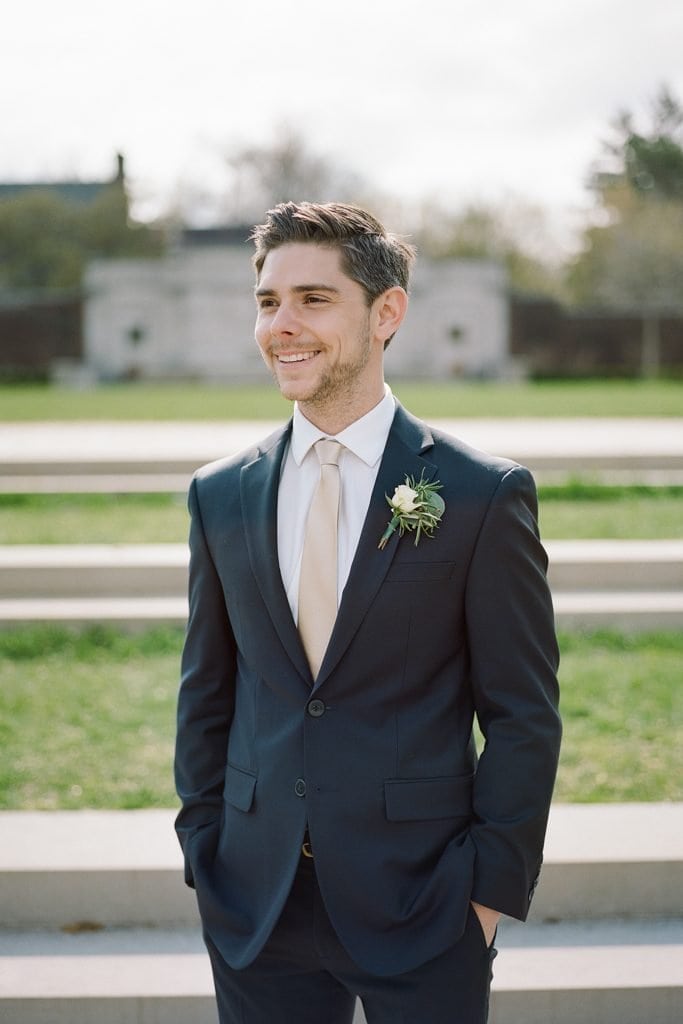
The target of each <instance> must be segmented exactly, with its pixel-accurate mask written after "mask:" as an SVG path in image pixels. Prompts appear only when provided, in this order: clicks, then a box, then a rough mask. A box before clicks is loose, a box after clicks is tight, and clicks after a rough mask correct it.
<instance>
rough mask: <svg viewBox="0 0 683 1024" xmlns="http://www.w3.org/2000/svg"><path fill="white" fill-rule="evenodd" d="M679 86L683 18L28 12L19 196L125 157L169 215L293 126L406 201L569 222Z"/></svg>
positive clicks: (99, 172)
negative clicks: (607, 159) (514, 200)
mask: <svg viewBox="0 0 683 1024" xmlns="http://www.w3.org/2000/svg"><path fill="white" fill-rule="evenodd" d="M663 82H666V83H668V85H669V86H670V87H671V88H672V89H673V91H674V93H675V94H676V95H677V96H678V97H679V98H683V2H682V0H648V2H643V0H545V2H544V0H448V2H447V0H420V2H415V0H413V2H404V0H344V2H342V3H337V4H335V3H330V2H329V0H327V2H326V0H289V2H287V0H259V2H256V3H251V2H250V0H242V2H241V3H238V2H235V0H192V2H185V0H117V2H111V0H108V2H101V0H21V2H20V3H19V2H17V3H14V4H11V5H7V8H6V9H5V11H4V12H3V18H2V31H1V32H0V140H1V144H0V178H2V179H4V180H6V181H8V180H31V179H44V178H61V177H68V176H73V177H80V178H91V177H94V178H99V177H107V176H109V175H110V174H111V173H112V171H113V167H114V160H115V158H114V154H115V153H116V151H117V150H120V151H121V152H123V153H124V154H125V157H126V162H127V169H128V173H129V176H130V180H131V185H132V188H133V193H134V195H135V196H136V197H137V198H138V199H139V200H145V201H147V202H148V203H150V201H151V200H157V201H158V202H159V203H161V204H163V202H165V201H167V198H168V197H169V196H170V195H171V194H172V192H173V190H174V189H175V188H176V187H177V186H178V185H179V183H184V184H185V185H192V186H196V187H201V186H202V184H205V185H207V186H208V187H209V189H219V188H220V186H221V184H222V183H223V181H224V169H223V164H222V157H221V154H222V153H224V152H225V151H226V150H227V149H228V148H230V147H234V146H235V145H239V144H246V143H250V142H258V143H264V142H267V141H268V139H269V138H272V137H273V133H274V131H276V130H277V129H278V127H281V126H282V125H283V124H287V125H288V126H289V127H290V128H291V129H294V130H296V131H298V132H300V133H301V134H302V135H303V136H304V137H305V138H306V139H307V140H308V142H309V144H310V146H311V148H312V149H313V150H315V151H316V152H319V153H321V154H324V155H326V156H328V157H330V158H332V159H334V160H336V161H339V162H340V163H343V164H345V165H347V166H349V167H350V168H351V169H353V170H356V171H357V172H359V173H360V174H362V175H363V176H364V177H366V178H367V179H369V180H370V181H371V182H373V183H375V184H376V185H377V186H378V187H379V188H381V189H383V190H386V191H389V192H391V193H393V194H395V195H396V196H397V197H399V198H400V199H404V200H413V199H416V198H417V197H422V196H430V197H440V198H441V199H442V200H443V201H446V202H449V203H453V204H454V205H461V204H463V203H465V202H470V201H474V200H477V199H483V200H486V201H497V200H501V199H503V198H505V197H511V196H518V197H523V198H525V199H527V200H530V201H533V202H538V203H540V204H542V205H543V206H547V207H548V208H549V209H550V210H551V211H552V212H553V215H554V216H555V217H556V218H557V219H558V222H559V221H561V220H562V219H563V218H564V219H565V220H566V219H567V218H571V217H572V216H575V215H576V211H577V210H580V209H582V208H584V207H585V206H586V205H587V196H586V192H585V189H584V181H585V177H586V172H587V169H588V166H589V164H590V162H591V161H592V160H593V159H594V158H595V156H596V155H597V154H598V152H599V148H600V140H601V139H602V138H604V136H605V134H606V129H607V125H608V123H609V121H610V120H611V119H612V118H613V116H614V115H615V113H616V112H617V111H619V110H620V109H623V108H630V109H632V110H634V111H636V112H640V111H643V112H644V111H646V110H647V105H648V102H649V100H651V98H652V97H653V96H654V94H655V93H656V92H657V90H658V89H659V87H660V85H661V84H662V83H663ZM152 205H153V204H152ZM152 205H150V206H149V207H148V208H152Z"/></svg>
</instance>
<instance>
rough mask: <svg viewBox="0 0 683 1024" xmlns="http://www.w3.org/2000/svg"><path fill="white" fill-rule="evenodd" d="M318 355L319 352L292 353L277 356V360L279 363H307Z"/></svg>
mask: <svg viewBox="0 0 683 1024" xmlns="http://www.w3.org/2000/svg"><path fill="white" fill-rule="evenodd" d="M317 355H318V353H317V352H290V353H283V354H282V355H276V356H275V358H276V359H277V361H278V362H279V363H305V362H307V361H308V360H309V359H313V358H314V357H315V356H317Z"/></svg>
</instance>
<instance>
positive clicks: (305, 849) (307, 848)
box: [301, 832, 313, 860]
mask: <svg viewBox="0 0 683 1024" xmlns="http://www.w3.org/2000/svg"><path fill="white" fill-rule="evenodd" d="M301 852H302V854H303V855H304V857H308V859H309V860H313V850H312V848H311V841H310V839H309V838H308V832H307V833H306V835H305V837H304V841H303V843H302V844H301Z"/></svg>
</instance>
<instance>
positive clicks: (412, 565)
mask: <svg viewBox="0 0 683 1024" xmlns="http://www.w3.org/2000/svg"><path fill="white" fill-rule="evenodd" d="M456 564H457V563H456V562H394V563H393V565H392V566H391V567H390V569H389V571H388V572H387V575H386V579H387V581H388V582H390V583H436V582H438V581H439V580H448V579H450V578H451V576H452V575H453V571H454V569H455V566H456Z"/></svg>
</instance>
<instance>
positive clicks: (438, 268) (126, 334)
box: [84, 246, 509, 381]
mask: <svg viewBox="0 0 683 1024" xmlns="http://www.w3.org/2000/svg"><path fill="white" fill-rule="evenodd" d="M253 285H254V281H253V274H252V269H251V264H250V258H249V249H248V248H247V247H242V246H223V247H218V246H213V247H207V248H199V247H193V248H187V249H181V250H178V251H177V252H174V253H172V254H170V255H168V256H166V257H164V258H163V259H161V260H107V261H97V262H94V263H93V264H91V266H90V267H89V269H88V272H87V276H86V299H85V308H84V349H85V362H86V365H87V367H88V369H90V370H91V371H92V372H93V373H94V374H95V375H96V376H97V377H98V378H100V379H118V378H122V377H131V376H135V377H145V378H164V377H184V378H188V377H190V378H198V379H214V380H224V381H230V380H239V379H250V378H254V377H258V376H260V375H262V374H263V373H264V369H263V363H262V360H261V357H260V355H259V353H258V350H257V348H256V345H255V342H254V333H253V332H254V313H255V306H254V300H253V297H252V291H253ZM386 365H387V371H388V373H389V374H390V375H391V374H393V375H395V376H405V377H428V378H450V377H454V376H464V377H477V376H486V377H499V376H504V375H506V374H507V373H508V372H509V358H508V297H507V280H506V275H505V271H504V269H503V268H502V267H501V266H499V265H497V264H493V263H484V262H478V261H461V260H454V261H447V262H440V263H431V262H427V261H420V260H418V263H417V266H416V269H415V273H414V278H413V284H412V289H411V302H410V307H409V312H408V316H407V318H406V321H405V323H404V325H403V326H402V327H401V330H400V331H399V332H398V334H397V335H396V337H395V338H394V340H393V341H392V343H391V346H390V347H389V349H388V351H387V356H386Z"/></svg>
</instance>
